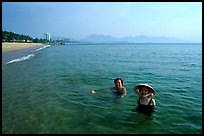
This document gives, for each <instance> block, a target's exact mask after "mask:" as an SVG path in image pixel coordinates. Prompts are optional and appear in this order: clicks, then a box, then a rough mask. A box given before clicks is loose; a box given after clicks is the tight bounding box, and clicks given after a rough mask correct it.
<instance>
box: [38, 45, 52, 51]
mask: <svg viewBox="0 0 204 136" xmlns="http://www.w3.org/2000/svg"><path fill="white" fill-rule="evenodd" d="M50 46H51V45H47V46H43V47H41V48H39V49H36V51H40V50H42V49H45V48H47V47H50Z"/></svg>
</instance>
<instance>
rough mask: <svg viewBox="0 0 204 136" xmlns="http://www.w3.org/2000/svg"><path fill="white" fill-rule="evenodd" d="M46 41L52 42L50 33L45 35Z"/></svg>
mask: <svg viewBox="0 0 204 136" xmlns="http://www.w3.org/2000/svg"><path fill="white" fill-rule="evenodd" d="M45 39H46V40H48V41H50V33H46V34H45Z"/></svg>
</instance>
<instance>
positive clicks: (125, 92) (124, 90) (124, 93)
mask: <svg viewBox="0 0 204 136" xmlns="http://www.w3.org/2000/svg"><path fill="white" fill-rule="evenodd" d="M126 94H127V90H126V88H125V87H124V88H123V95H121V97H124V96H125V95H126Z"/></svg>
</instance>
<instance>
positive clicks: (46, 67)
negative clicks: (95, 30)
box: [2, 43, 202, 134]
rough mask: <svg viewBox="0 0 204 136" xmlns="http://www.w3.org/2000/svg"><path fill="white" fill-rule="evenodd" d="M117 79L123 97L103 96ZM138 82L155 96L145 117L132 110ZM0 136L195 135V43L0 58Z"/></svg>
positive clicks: (51, 48)
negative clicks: (48, 135)
mask: <svg viewBox="0 0 204 136" xmlns="http://www.w3.org/2000/svg"><path fill="white" fill-rule="evenodd" d="M117 77H121V78H122V79H123V86H124V87H125V88H126V89H127V95H126V96H125V97H119V96H116V95H115V94H114V93H113V92H112V91H110V90H107V88H110V87H113V86H114V79H115V78H117ZM143 83H147V84H149V85H150V86H152V87H153V88H154V89H155V91H156V96H155V97H154V99H155V101H156V107H155V109H154V111H153V112H152V113H150V114H145V113H141V112H138V111H136V110H135V109H136V107H137V105H138V104H137V101H138V98H139V96H138V95H137V94H136V93H135V92H134V91H133V88H134V87H135V86H137V85H139V84H143ZM93 89H94V90H96V91H97V93H96V94H91V93H90V90H93ZM102 90H103V91H102ZM2 133H3V134H27V133H31V134H202V43H171V44H169V43H137V44H122V43H121V44H120V43H118V44H65V45H48V46H46V47H43V48H40V49H35V50H34V49H32V50H31V49H30V50H26V51H23V52H22V51H21V52H20V51H17V52H15V53H13V54H12V55H11V54H10V55H9V53H7V55H5V54H4V55H2Z"/></svg>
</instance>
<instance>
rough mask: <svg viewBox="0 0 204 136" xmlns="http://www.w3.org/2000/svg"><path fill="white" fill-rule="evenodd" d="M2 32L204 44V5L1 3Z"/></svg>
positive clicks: (176, 3) (192, 3) (170, 3)
mask: <svg viewBox="0 0 204 136" xmlns="http://www.w3.org/2000/svg"><path fill="white" fill-rule="evenodd" d="M2 30H4V31H12V32H15V33H19V34H25V35H29V36H31V37H33V38H36V37H37V38H42V36H43V33H46V32H48V33H50V34H51V38H52V36H61V37H67V38H72V39H75V40H79V39H82V38H85V37H86V36H89V35H91V34H103V35H110V36H113V37H116V38H120V37H125V36H139V35H145V36H149V37H157V36H165V37H174V38H178V39H181V40H188V41H189V40H190V41H195V42H201V41H202V2H59V3H58V2H2Z"/></svg>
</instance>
